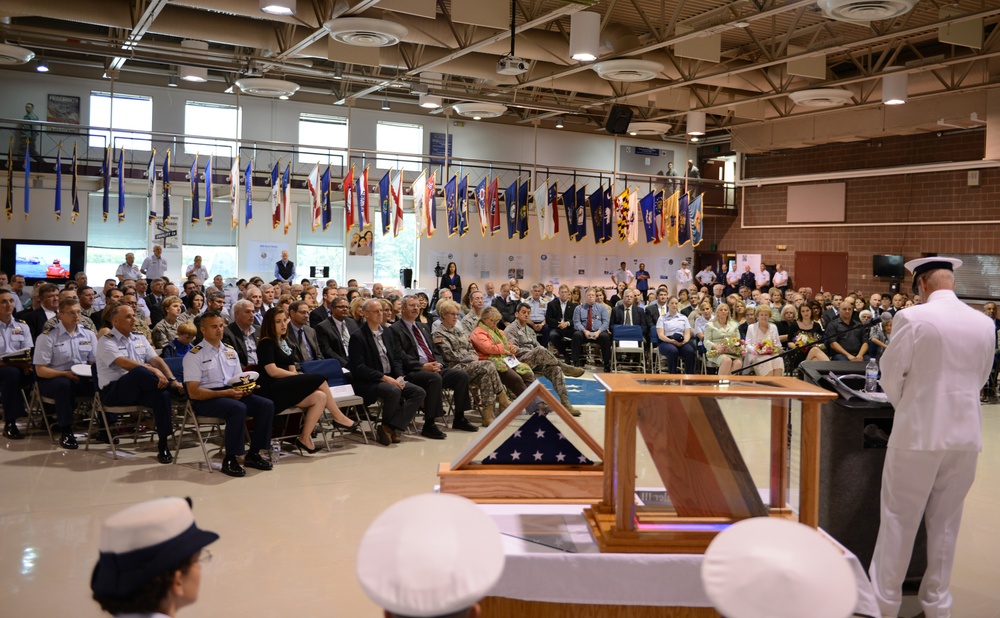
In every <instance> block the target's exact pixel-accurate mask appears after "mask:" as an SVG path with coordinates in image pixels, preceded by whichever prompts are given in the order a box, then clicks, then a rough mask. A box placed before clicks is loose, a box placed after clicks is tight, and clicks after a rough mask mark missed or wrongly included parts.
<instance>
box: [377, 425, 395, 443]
mask: <svg viewBox="0 0 1000 618" xmlns="http://www.w3.org/2000/svg"><path fill="white" fill-rule="evenodd" d="M392 438H393V434H392V429H391V428H390V427H389V426H388V425H386V424H385V423H382V424H381V425H379V426H378V429H376V430H375V441H376V442H378V443H379V444H381V445H382V446H389V445H390V444H392Z"/></svg>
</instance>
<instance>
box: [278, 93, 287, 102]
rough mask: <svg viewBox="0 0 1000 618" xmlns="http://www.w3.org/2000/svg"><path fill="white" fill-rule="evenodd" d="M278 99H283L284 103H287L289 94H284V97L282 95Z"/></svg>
mask: <svg viewBox="0 0 1000 618" xmlns="http://www.w3.org/2000/svg"><path fill="white" fill-rule="evenodd" d="M278 98H279V99H281V100H282V101H287V100H288V95H287V94H283V95H281V96H280V97H278Z"/></svg>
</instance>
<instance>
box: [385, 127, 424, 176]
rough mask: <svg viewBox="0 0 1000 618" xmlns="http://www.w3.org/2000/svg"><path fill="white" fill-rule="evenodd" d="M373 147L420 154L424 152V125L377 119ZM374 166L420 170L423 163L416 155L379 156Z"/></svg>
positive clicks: (387, 150)
mask: <svg viewBox="0 0 1000 618" xmlns="http://www.w3.org/2000/svg"><path fill="white" fill-rule="evenodd" d="M375 148H376V149H377V150H378V151H379V152H400V153H404V154H415V155H420V154H423V153H424V127H423V125H419V124H405V123H402V122H385V121H381V120H380V121H379V123H378V125H377V126H376V127H375ZM375 167H377V168H379V169H382V170H387V169H389V168H393V169H397V170H398V169H403V170H407V171H411V172H418V173H419V172H420V170H421V169H423V164H422V163H421V162H420V159H419V158H418V157H406V156H400V155H385V156H380V157H379V158H378V160H377V161H376V162H375Z"/></svg>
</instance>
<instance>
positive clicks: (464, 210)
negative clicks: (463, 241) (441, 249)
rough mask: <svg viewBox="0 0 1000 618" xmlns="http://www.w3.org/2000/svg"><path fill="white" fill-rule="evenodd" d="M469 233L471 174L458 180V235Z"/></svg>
mask: <svg viewBox="0 0 1000 618" xmlns="http://www.w3.org/2000/svg"><path fill="white" fill-rule="evenodd" d="M468 233H469V176H468V174H466V175H465V176H462V179H461V180H459V181H458V237H459V238H461V237H462V236H465V235H466V234H468Z"/></svg>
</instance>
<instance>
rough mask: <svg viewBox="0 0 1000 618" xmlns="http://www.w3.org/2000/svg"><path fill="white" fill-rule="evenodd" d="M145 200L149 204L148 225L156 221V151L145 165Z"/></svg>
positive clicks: (154, 150)
mask: <svg viewBox="0 0 1000 618" xmlns="http://www.w3.org/2000/svg"><path fill="white" fill-rule="evenodd" d="M146 200H147V201H148V202H149V221H148V222H147V223H149V224H150V225H152V223H153V221H156V149H155V148H154V149H153V152H152V153H151V154H150V155H149V163H147V164H146Z"/></svg>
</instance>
